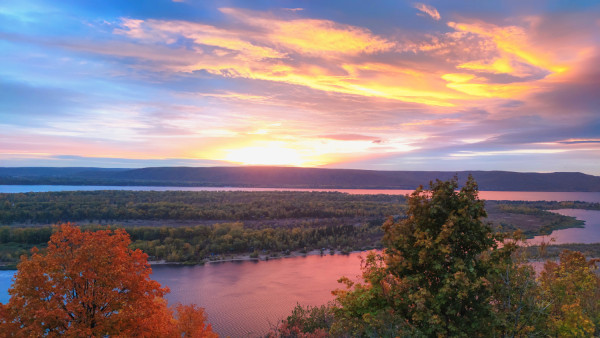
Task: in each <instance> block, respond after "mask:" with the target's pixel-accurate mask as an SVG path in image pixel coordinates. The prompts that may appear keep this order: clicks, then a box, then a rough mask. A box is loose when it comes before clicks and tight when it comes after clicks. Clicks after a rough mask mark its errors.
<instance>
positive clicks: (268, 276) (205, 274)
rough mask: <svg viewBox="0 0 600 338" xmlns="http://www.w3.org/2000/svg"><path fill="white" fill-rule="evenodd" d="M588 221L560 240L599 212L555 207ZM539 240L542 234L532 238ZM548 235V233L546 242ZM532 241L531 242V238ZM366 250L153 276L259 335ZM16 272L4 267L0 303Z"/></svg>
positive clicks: (599, 223)
mask: <svg viewBox="0 0 600 338" xmlns="http://www.w3.org/2000/svg"><path fill="white" fill-rule="evenodd" d="M554 212H558V213H560V214H563V215H568V216H575V217H577V218H578V219H581V220H584V221H585V222H586V224H585V227H584V228H572V229H563V230H557V231H554V232H553V233H552V234H551V235H550V236H549V237H553V238H555V239H556V242H555V243H557V244H558V243H569V242H576V243H595V242H599V241H600V211H597V210H573V209H565V210H556V211H554ZM535 240H539V238H538V237H536V238H534V239H533V240H530V241H535ZM547 240H548V237H546V241H547ZM530 243H531V242H530ZM361 256H363V257H364V256H366V253H364V252H363V253H352V254H350V255H348V256H344V255H333V256H332V255H328V254H326V255H323V256H319V255H307V256H305V257H291V258H283V259H275V260H269V261H236V262H224V263H213V264H206V265H203V266H182V265H154V266H153V271H154V273H153V275H152V278H153V279H155V280H157V281H158V282H160V283H161V284H162V285H166V286H168V287H169V288H170V289H171V293H170V294H168V295H167V299H168V300H169V303H170V304H174V303H176V302H181V303H187V304H189V303H195V304H198V305H199V306H202V307H204V308H206V312H207V314H208V319H209V321H210V322H211V323H212V325H213V328H214V329H215V331H216V332H218V333H219V334H221V335H222V336H227V335H229V336H231V337H245V336H250V337H255V336H259V335H260V334H264V333H265V332H267V331H268V330H269V328H270V327H272V326H273V325H276V323H277V322H278V321H279V320H281V319H283V318H285V317H286V316H287V315H289V314H290V312H291V310H292V309H293V307H294V306H295V305H296V303H300V304H302V305H320V304H324V303H326V302H327V301H329V300H332V299H333V296H332V295H331V291H332V290H334V289H336V288H339V287H341V285H340V284H338V283H337V280H338V279H339V278H340V277H341V276H347V277H350V278H353V279H355V280H358V279H359V277H358V276H359V275H360V257H361ZM14 273H15V271H0V302H6V301H8V293H7V290H8V288H9V287H10V284H11V278H12V276H13V274H14Z"/></svg>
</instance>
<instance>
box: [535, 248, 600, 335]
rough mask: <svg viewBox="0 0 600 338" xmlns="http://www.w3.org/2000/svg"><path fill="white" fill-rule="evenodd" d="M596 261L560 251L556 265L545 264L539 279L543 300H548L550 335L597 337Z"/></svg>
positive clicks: (599, 282)
mask: <svg viewBox="0 0 600 338" xmlns="http://www.w3.org/2000/svg"><path fill="white" fill-rule="evenodd" d="M598 261H600V260H598V259H591V260H589V261H588V260H586V258H585V256H584V255H583V254H582V253H580V252H576V251H569V250H564V251H563V252H561V254H560V262H559V263H558V264H557V263H556V262H552V261H548V262H546V264H545V265H544V270H543V271H542V274H541V276H540V284H541V288H542V290H543V292H544V297H545V298H546V299H548V301H550V304H551V305H550V319H549V320H548V321H547V324H548V332H549V334H550V335H552V336H569V337H591V336H597V335H598V334H600V277H599V276H598V275H597V274H596V273H595V270H596V269H597V266H596V264H597V263H598Z"/></svg>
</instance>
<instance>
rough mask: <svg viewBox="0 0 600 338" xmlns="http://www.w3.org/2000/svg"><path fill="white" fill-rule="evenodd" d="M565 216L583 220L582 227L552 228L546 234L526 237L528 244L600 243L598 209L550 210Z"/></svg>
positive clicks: (599, 211)
mask: <svg viewBox="0 0 600 338" xmlns="http://www.w3.org/2000/svg"><path fill="white" fill-rule="evenodd" d="M550 211H552V212H556V213H559V214H561V215H565V216H571V217H575V218H577V219H579V220H583V221H585V225H584V227H583V228H568V229H561V230H554V231H553V232H552V233H551V234H550V235H548V236H535V237H534V238H532V239H528V240H527V243H529V244H534V245H536V244H540V243H541V242H542V241H543V242H546V243H548V242H549V241H550V239H553V241H552V242H551V243H550V244H568V243H584V244H591V243H600V210H582V209H560V210H550Z"/></svg>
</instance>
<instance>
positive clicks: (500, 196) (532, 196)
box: [0, 185, 600, 203]
mask: <svg viewBox="0 0 600 338" xmlns="http://www.w3.org/2000/svg"><path fill="white" fill-rule="evenodd" d="M77 190H79V191H96V190H128V191H323V192H332V191H337V192H343V193H347V194H352V195H358V194H361V195H376V194H385V195H406V194H410V193H412V192H413V191H414V190H393V189H390V190H387V189H286V188H238V187H146V186H139V187H137V186H88V185H0V193H23V192H48V191H77ZM479 197H480V198H481V199H485V200H496V201H582V202H594V203H598V202H600V192H540V191H480V192H479Z"/></svg>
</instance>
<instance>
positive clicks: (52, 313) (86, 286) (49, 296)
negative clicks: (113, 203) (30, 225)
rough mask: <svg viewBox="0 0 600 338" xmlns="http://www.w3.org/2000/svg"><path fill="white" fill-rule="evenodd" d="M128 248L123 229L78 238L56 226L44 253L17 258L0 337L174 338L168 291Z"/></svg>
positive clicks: (140, 256) (71, 230)
mask: <svg viewBox="0 0 600 338" xmlns="http://www.w3.org/2000/svg"><path fill="white" fill-rule="evenodd" d="M129 244H130V239H129V236H128V235H127V233H126V232H125V231H124V230H115V231H111V230H101V231H96V232H82V231H81V230H80V229H79V228H77V227H75V226H73V225H72V224H69V223H67V224H63V225H60V226H59V227H58V231H57V232H55V233H54V234H53V235H52V236H51V237H50V241H49V242H48V248H47V250H46V253H45V254H42V253H40V252H39V251H38V250H37V249H36V248H34V249H33V250H32V255H31V257H29V258H27V257H25V256H23V257H21V263H19V265H18V266H17V269H18V271H17V274H16V275H15V280H14V284H13V286H12V287H11V289H9V294H10V295H11V298H10V301H9V303H8V304H7V305H6V306H4V307H3V309H2V311H1V313H0V315H1V317H0V331H2V332H5V333H6V334H7V335H18V336H59V335H61V336H62V335H66V336H73V337H75V336H106V335H121V336H161V337H169V336H181V333H182V331H179V330H178V327H177V325H178V321H177V320H176V319H175V318H174V317H173V313H172V311H171V310H170V309H169V308H168V307H167V302H166V300H165V299H164V298H163V296H164V295H165V294H166V293H167V292H169V289H168V288H163V287H161V285H160V284H159V283H158V282H156V281H153V280H151V279H150V274H151V272H152V269H151V268H150V265H149V264H148V262H147V255H146V254H145V253H143V252H141V251H140V250H135V251H134V250H130V249H128V245H129ZM191 310H192V311H191V312H192V313H193V312H194V311H196V312H198V309H196V308H192V309H191ZM184 312H185V311H184ZM188 312H189V311H188ZM202 315H203V312H202ZM180 316H182V314H180ZM202 318H204V317H202ZM194 324H198V325H199V324H200V322H199V321H196V322H194ZM202 327H203V328H204V323H202ZM208 331H209V333H211V332H212V331H211V330H210V327H208ZM186 332H187V331H186Z"/></svg>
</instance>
